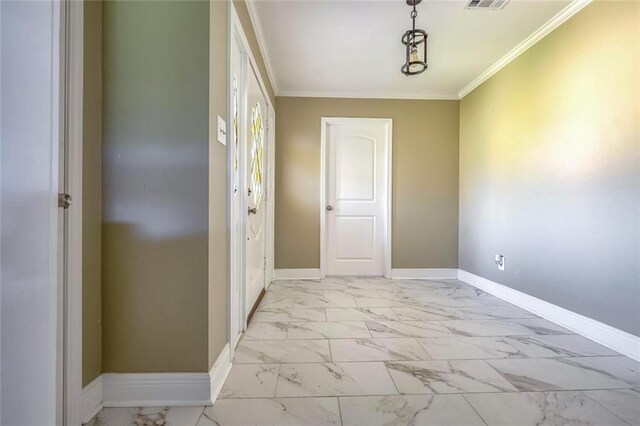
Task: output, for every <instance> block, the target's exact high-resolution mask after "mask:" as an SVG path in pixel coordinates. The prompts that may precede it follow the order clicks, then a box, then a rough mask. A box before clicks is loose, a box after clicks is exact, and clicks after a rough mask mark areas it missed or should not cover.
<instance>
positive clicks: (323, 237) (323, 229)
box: [320, 117, 393, 278]
mask: <svg viewBox="0 0 640 426" xmlns="http://www.w3.org/2000/svg"><path fill="white" fill-rule="evenodd" d="M320 122H321V128H320V277H321V278H325V277H326V276H327V271H328V268H327V248H328V243H327V238H328V233H327V223H326V222H327V220H326V210H325V207H326V200H327V178H328V174H327V166H328V159H327V153H328V150H327V144H328V141H327V127H328V126H329V125H331V124H352V125H367V124H385V125H386V126H387V139H388V142H389V143H388V145H387V150H388V153H387V164H386V165H385V166H386V168H387V173H386V176H387V182H386V189H387V197H386V200H385V203H386V206H385V209H384V212H385V216H386V217H385V220H384V222H385V232H384V276H385V278H390V277H391V254H392V253H391V250H392V245H391V242H392V226H391V223H392V222H391V220H392V217H391V216H392V210H393V208H392V207H393V206H392V200H393V194H392V188H393V185H392V183H393V167H392V165H393V119H392V118H347V117H322V118H321V120H320Z"/></svg>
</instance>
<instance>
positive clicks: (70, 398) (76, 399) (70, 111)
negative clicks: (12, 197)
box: [59, 0, 84, 424]
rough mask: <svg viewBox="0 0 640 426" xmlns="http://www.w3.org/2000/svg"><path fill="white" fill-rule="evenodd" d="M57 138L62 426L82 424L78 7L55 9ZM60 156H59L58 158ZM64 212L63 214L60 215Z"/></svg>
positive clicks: (80, 25)
mask: <svg viewBox="0 0 640 426" xmlns="http://www.w3.org/2000/svg"><path fill="white" fill-rule="evenodd" d="M61 8H62V9H61V12H62V16H61V18H62V19H61V24H62V28H61V50H62V52H61V57H60V60H61V61H60V65H61V71H60V84H61V88H62V89H63V90H61V99H60V112H61V114H60V123H61V130H60V136H61V137H62V138H63V140H64V141H65V144H66V165H65V166H66V167H65V168H66V170H65V171H64V173H65V177H64V180H65V183H64V186H65V189H66V192H67V193H68V194H70V195H71V196H72V197H73V200H72V204H71V206H70V207H69V208H68V209H66V210H62V209H59V211H60V212H61V213H62V214H63V215H65V216H66V219H65V228H66V235H65V251H66V253H65V255H64V256H62V258H61V259H60V261H61V262H64V263H60V266H62V267H63V269H64V270H65V271H66V272H65V274H64V279H63V283H62V286H61V290H62V293H63V294H62V298H63V300H64V305H63V307H62V310H63V317H62V318H61V323H62V324H61V327H63V330H64V334H63V336H64V337H63V342H62V345H63V348H64V349H63V351H64V352H63V361H62V362H63V363H64V364H63V374H64V379H63V386H64V389H63V395H64V396H63V398H64V409H63V413H64V424H80V423H81V421H82V355H83V354H82V308H83V306H82V214H83V212H82V209H83V207H82V206H83V203H82V190H83V189H82V173H83V150H82V146H83V138H84V135H83V119H84V118H83V112H84V109H83V108H84V105H83V95H84V62H83V61H84V2H79V1H72V0H65V1H64V2H63V3H62V5H61ZM64 154H65V153H62V152H61V153H60V155H61V156H62V155H64ZM63 212H64V213H63Z"/></svg>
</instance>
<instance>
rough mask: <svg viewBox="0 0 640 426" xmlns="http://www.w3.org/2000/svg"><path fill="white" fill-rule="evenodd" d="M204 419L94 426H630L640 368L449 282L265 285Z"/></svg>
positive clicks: (164, 414)
mask: <svg viewBox="0 0 640 426" xmlns="http://www.w3.org/2000/svg"><path fill="white" fill-rule="evenodd" d="M233 364H234V365H233V368H232V370H231V373H230V374H229V377H228V379H227V381H226V382H225V385H224V388H223V389H222V392H221V394H220V397H219V398H218V400H217V401H216V403H215V405H214V406H213V407H158V408H106V409H104V410H102V411H101V412H100V413H99V414H98V415H97V416H96V417H95V418H94V419H93V420H92V421H91V423H90V424H91V426H121V425H122V426H124V425H178V426H210V425H220V426H224V425H241V426H248V425H273V426H280V425H305V426H317V425H345V426H355V425H366V426H375V425H387V426H401V425H488V426H493V425H505V426H519V425H607V426H609V425H640V363H638V362H636V361H633V360H631V359H629V358H627V357H624V356H621V355H620V354H618V353H616V352H614V351H611V350H609V349H607V348H605V347H603V346H601V345H598V344H596V343H594V342H592V341H590V340H588V339H586V338H584V337H581V336H578V335H576V334H574V333H572V332H570V331H569V330H566V329H563V328H562V327H559V326H557V325H555V324H553V323H551V322H549V321H546V320H544V319H542V318H538V317H536V316H535V315H533V314H531V313H529V312H527V311H524V310H522V309H520V308H517V307H515V306H512V305H510V304H508V303H506V302H504V301H502V300H500V299H498V298H495V297H493V296H491V295H489V294H487V293H484V292H482V291H480V290H478V289H475V288H473V287H471V286H469V285H467V284H465V283H462V282H460V281H456V280H442V281H428V280H407V281H402V280H399V281H398V280H393V281H392V280H386V279H382V278H358V277H353V278H352V277H349V278H328V279H325V280H320V281H313V280H308V281H283V282H275V283H273V284H272V285H271V286H270V287H269V290H268V292H267V294H266V296H265V298H264V299H263V301H262V303H261V305H260V308H259V310H258V311H257V313H256V314H255V316H254V320H253V321H252V323H251V324H250V325H249V328H248V330H247V332H246V333H245V335H244V336H243V338H242V339H241V341H240V343H239V344H238V347H237V348H236V352H235V357H234V360H233Z"/></svg>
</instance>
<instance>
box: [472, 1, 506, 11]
mask: <svg viewBox="0 0 640 426" xmlns="http://www.w3.org/2000/svg"><path fill="white" fill-rule="evenodd" d="M508 2H509V0H470V1H469V3H467V6H466V7H465V9H478V10H498V9H502V8H503V7H504V5H505V4H507V3H508Z"/></svg>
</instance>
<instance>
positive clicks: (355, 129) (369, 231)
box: [326, 119, 389, 276]
mask: <svg viewBox="0 0 640 426" xmlns="http://www.w3.org/2000/svg"><path fill="white" fill-rule="evenodd" d="M358 121H359V122H358ZM388 126H389V124H388V123H387V122H386V121H377V120H364V121H363V120H358V119H354V120H353V121H351V120H346V119H342V120H340V121H339V122H336V123H331V122H330V123H329V124H328V126H327V129H326V138H327V141H326V143H327V162H326V167H327V170H326V176H327V195H326V200H327V205H328V206H327V210H326V215H327V216H326V223H327V237H326V238H327V250H326V255H327V262H326V264H327V271H326V272H327V274H328V275H373V276H378V275H383V274H384V265H385V234H386V231H387V230H386V214H387V181H388V155H389V152H388V150H389V136H388V135H389V127H388Z"/></svg>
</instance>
